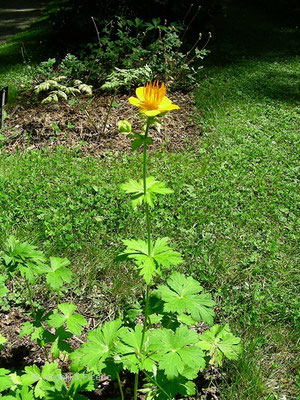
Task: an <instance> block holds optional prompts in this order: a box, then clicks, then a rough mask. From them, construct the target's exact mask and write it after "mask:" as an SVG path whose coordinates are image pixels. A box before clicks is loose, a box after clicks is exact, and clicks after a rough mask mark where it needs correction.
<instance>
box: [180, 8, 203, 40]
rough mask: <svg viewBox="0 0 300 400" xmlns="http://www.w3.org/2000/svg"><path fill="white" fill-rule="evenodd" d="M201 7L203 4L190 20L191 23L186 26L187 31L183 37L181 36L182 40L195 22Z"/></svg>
mask: <svg viewBox="0 0 300 400" xmlns="http://www.w3.org/2000/svg"><path fill="white" fill-rule="evenodd" d="M200 9H201V6H199V7H198V8H197V11H196V12H195V14H194V16H193V18H192V19H191V20H190V23H189V24H188V26H187V27H186V28H185V31H184V32H183V35H182V38H181V40H182V41H183V38H184V37H185V35H186V33H187V31H188V30H189V27H190V26H191V25H192V23H193V22H194V20H195V18H196V17H197V15H198V14H199V11H200Z"/></svg>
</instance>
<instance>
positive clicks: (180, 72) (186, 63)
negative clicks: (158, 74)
mask: <svg viewBox="0 0 300 400" xmlns="http://www.w3.org/2000/svg"><path fill="white" fill-rule="evenodd" d="M211 37H212V35H211V32H208V39H207V41H206V42H205V44H204V46H203V47H202V49H201V50H200V51H202V50H204V49H205V47H206V46H207V44H208V42H209V41H210V39H211ZM201 38H202V34H201V33H200V34H199V38H198V39H197V41H196V42H195V44H194V46H193V47H192V48H191V49H190V51H188V52H187V54H186V56H185V58H184V60H183V65H187V66H188V65H190V63H191V62H193V61H194V60H195V58H196V55H194V57H192V58H191V59H190V60H189V61H188V62H186V59H187V57H188V55H189V54H190V53H191V52H192V51H193V50H194V48H195V47H196V45H197V44H198V43H199V41H200V40H201ZM182 71H183V70H182V69H180V70H179V72H178V74H177V75H176V77H175V79H179V77H180V75H181V74H182Z"/></svg>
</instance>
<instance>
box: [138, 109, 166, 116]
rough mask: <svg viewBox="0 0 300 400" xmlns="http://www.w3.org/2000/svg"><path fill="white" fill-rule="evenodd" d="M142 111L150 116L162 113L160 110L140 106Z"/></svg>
mask: <svg viewBox="0 0 300 400" xmlns="http://www.w3.org/2000/svg"><path fill="white" fill-rule="evenodd" d="M139 111H140V113H142V114H145V115H147V116H148V117H155V115H158V114H160V113H161V111H159V110H146V109H144V108H140V110H139Z"/></svg>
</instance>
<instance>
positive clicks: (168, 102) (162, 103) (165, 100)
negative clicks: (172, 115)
mask: <svg viewBox="0 0 300 400" xmlns="http://www.w3.org/2000/svg"><path fill="white" fill-rule="evenodd" d="M170 104H172V101H171V100H170V99H168V98H167V97H166V96H165V97H164V98H163V99H162V101H161V103H160V106H161V107H164V106H169V105H170Z"/></svg>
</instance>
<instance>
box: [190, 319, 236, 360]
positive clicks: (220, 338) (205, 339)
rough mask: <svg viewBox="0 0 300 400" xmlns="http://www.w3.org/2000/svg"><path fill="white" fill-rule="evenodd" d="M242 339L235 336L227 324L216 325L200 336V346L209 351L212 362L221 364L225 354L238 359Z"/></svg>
mask: <svg viewBox="0 0 300 400" xmlns="http://www.w3.org/2000/svg"><path fill="white" fill-rule="evenodd" d="M240 342H241V339H240V338H239V337H236V336H234V335H233V334H232V333H231V331H230V328H229V325H228V324H226V325H225V326H224V327H222V326H220V325H214V326H212V327H211V328H210V330H208V331H206V332H204V333H203V334H202V335H201V336H200V341H199V343H198V346H199V347H200V348H201V349H203V350H206V351H208V354H209V356H210V357H211V360H210V362H209V363H210V364H213V365H215V366H220V365H221V364H222V361H223V358H224V356H225V357H226V358H228V359H229V360H237V358H238V357H239V355H240V354H241V352H242V346H241V344H240Z"/></svg>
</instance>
